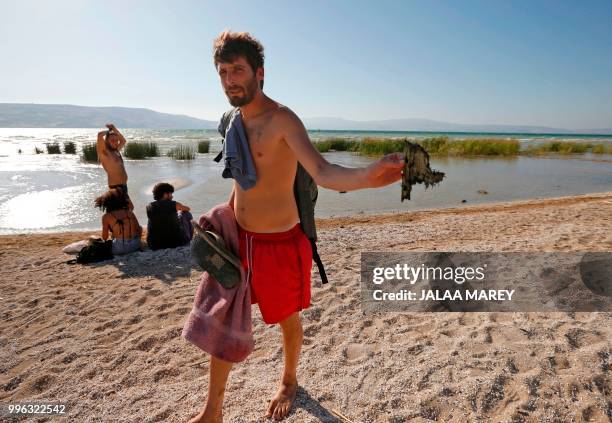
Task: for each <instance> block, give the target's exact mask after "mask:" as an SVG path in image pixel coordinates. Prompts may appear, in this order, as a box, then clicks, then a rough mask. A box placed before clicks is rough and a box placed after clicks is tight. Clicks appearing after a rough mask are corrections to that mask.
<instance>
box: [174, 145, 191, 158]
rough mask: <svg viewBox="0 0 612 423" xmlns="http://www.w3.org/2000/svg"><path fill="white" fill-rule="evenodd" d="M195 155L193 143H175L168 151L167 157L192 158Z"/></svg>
mask: <svg viewBox="0 0 612 423" xmlns="http://www.w3.org/2000/svg"><path fill="white" fill-rule="evenodd" d="M195 156H196V149H195V147H194V146H193V145H177V146H176V147H173V148H171V149H170V150H169V151H168V157H171V158H173V159H175V160H193V159H195Z"/></svg>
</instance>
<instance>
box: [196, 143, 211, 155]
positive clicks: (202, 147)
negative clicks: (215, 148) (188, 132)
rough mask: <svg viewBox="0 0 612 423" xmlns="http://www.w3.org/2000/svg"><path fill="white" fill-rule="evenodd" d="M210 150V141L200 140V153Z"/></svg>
mask: <svg viewBox="0 0 612 423" xmlns="http://www.w3.org/2000/svg"><path fill="white" fill-rule="evenodd" d="M209 150H210V141H200V142H198V153H200V154H204V153H208V151H209Z"/></svg>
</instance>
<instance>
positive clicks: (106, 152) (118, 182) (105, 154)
mask: <svg viewBox="0 0 612 423" xmlns="http://www.w3.org/2000/svg"><path fill="white" fill-rule="evenodd" d="M106 127H107V128H108V130H106V131H100V132H98V141H97V143H96V150H97V152H98V160H99V161H100V163H102V167H103V168H104V170H105V171H106V175H107V176H108V187H109V188H120V189H122V190H123V192H124V193H125V195H126V196H127V195H128V187H127V179H128V177H127V172H126V171H125V166H124V165H123V157H121V149H122V148H123V146H124V145H125V143H126V141H125V138H124V137H123V135H122V134H121V132H119V130H117V128H116V127H115V125H113V124H112V123H108V124H106ZM128 203H129V208H130V210H133V209H134V205H133V204H132V200H130V199H129V196H128Z"/></svg>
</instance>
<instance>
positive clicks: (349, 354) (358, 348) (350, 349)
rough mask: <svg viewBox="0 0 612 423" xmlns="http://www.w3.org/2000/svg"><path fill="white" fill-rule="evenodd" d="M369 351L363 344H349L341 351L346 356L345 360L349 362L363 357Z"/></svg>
mask: <svg viewBox="0 0 612 423" xmlns="http://www.w3.org/2000/svg"><path fill="white" fill-rule="evenodd" d="M369 352H370V351H369V349H368V348H367V347H366V346H365V345H361V344H349V345H347V346H346V348H344V350H343V351H342V355H343V356H344V358H346V361H347V362H349V363H350V362H354V361H357V360H359V359H361V358H362V357H365V356H366V355H367V354H368V353H369Z"/></svg>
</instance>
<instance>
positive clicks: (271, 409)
mask: <svg viewBox="0 0 612 423" xmlns="http://www.w3.org/2000/svg"><path fill="white" fill-rule="evenodd" d="M297 387H298V384H297V380H296V381H294V382H291V383H285V382H281V386H280V388H278V391H277V392H276V395H275V396H274V398H272V400H271V401H270V405H269V406H268V411H267V412H266V417H272V418H273V419H274V420H280V419H282V418H284V417H285V416H286V415H287V414H289V411H291V406H292V405H293V401H294V400H295V395H296V393H297Z"/></svg>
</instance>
